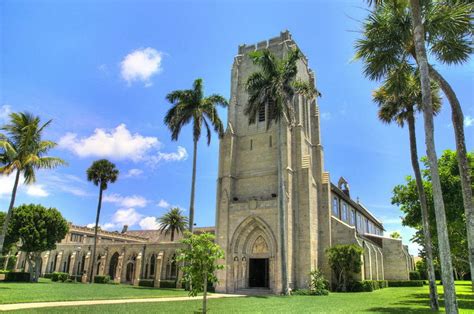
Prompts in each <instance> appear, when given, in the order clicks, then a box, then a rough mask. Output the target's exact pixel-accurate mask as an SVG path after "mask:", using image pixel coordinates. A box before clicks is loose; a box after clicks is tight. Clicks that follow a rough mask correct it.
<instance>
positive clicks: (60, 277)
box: [51, 272, 69, 282]
mask: <svg viewBox="0 0 474 314" xmlns="http://www.w3.org/2000/svg"><path fill="white" fill-rule="evenodd" d="M68 278H69V274H68V273H61V272H54V273H52V274H51V281H61V282H65V281H66V280H67V279H68Z"/></svg>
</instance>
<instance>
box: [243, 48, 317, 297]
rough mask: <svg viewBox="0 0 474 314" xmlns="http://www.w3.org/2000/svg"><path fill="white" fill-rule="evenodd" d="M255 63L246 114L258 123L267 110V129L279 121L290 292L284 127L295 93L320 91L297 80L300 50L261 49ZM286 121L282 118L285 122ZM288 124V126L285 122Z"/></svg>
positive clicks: (284, 263)
mask: <svg viewBox="0 0 474 314" xmlns="http://www.w3.org/2000/svg"><path fill="white" fill-rule="evenodd" d="M250 57H251V58H252V61H253V63H254V64H255V65H257V66H259V67H260V71H257V72H254V73H252V74H251V75H250V76H249V78H248V80H247V86H246V88H247V92H248V94H249V99H248V102H247V106H246V107H245V110H244V113H245V114H246V115H247V116H248V118H249V123H250V124H253V123H255V120H256V118H257V114H258V112H260V110H262V109H264V110H265V111H266V112H267V115H266V116H267V119H266V120H267V129H269V128H270V126H271V123H272V122H273V121H275V122H276V123H278V145H279V147H278V165H277V167H278V186H279V191H278V212H279V221H280V243H281V247H280V251H281V254H280V255H281V265H282V267H281V269H282V286H283V293H284V294H288V293H289V287H288V269H287V264H288V263H287V257H286V255H287V253H286V247H285V243H286V225H285V221H286V219H285V214H286V209H285V208H286V201H285V199H284V197H283V196H284V195H286V189H285V185H286V182H285V176H284V175H283V156H282V150H283V127H284V126H285V127H286V125H289V126H290V127H291V126H293V124H294V121H295V119H294V108H293V103H292V100H293V97H294V96H295V94H297V93H299V94H304V95H305V96H307V97H308V98H314V97H315V96H316V95H319V93H318V92H317V91H316V89H315V88H314V86H313V85H311V84H309V83H306V82H302V81H298V80H297V79H296V75H297V73H298V67H297V62H298V60H299V59H300V58H301V57H302V56H301V53H300V51H299V50H298V49H293V50H290V51H289V52H288V55H287V56H286V57H285V58H283V59H278V58H277V57H275V56H274V55H273V54H272V53H271V52H270V51H269V50H267V49H264V50H258V51H256V52H253V53H251V54H250ZM282 120H283V121H282ZM284 124H285V125H284Z"/></svg>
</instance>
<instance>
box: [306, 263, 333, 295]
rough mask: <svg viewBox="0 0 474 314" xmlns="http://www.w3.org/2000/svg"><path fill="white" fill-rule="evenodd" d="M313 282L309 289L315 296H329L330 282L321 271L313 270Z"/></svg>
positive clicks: (311, 273) (311, 275)
mask: <svg viewBox="0 0 474 314" xmlns="http://www.w3.org/2000/svg"><path fill="white" fill-rule="evenodd" d="M309 275H310V278H311V281H310V285H309V289H310V290H311V292H312V294H313V295H328V294H329V290H328V288H329V281H327V280H326V279H325V278H324V276H323V273H322V272H321V271H320V270H319V269H316V270H313V271H312V272H310V273H309Z"/></svg>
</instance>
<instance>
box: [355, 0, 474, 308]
mask: <svg viewBox="0 0 474 314" xmlns="http://www.w3.org/2000/svg"><path fill="white" fill-rule="evenodd" d="M420 8H421V9H420ZM473 9H474V4H473V3H470V2H469V1H462V0H448V1H423V2H422V6H421V7H420V3H419V1H418V0H411V10H410V7H408V3H407V2H406V1H395V0H386V1H383V3H382V4H380V5H378V6H377V7H376V8H375V9H374V11H373V12H372V13H371V14H370V16H369V18H368V19H367V20H366V22H365V24H364V37H365V38H364V39H362V40H359V41H358V42H357V44H356V48H357V57H359V58H362V59H364V60H365V61H366V63H365V73H366V75H367V76H369V77H370V78H372V79H378V78H381V77H382V76H383V75H385V73H386V72H387V71H388V70H389V69H390V68H391V67H392V66H393V65H394V64H396V63H397V62H399V60H400V59H401V58H405V57H411V58H412V59H413V60H414V61H415V62H417V63H418V65H419V68H420V79H423V80H424V81H423V83H422V91H425V92H424V93H423V94H424V96H425V99H424V104H425V105H424V117H425V133H426V143H427V155H428V159H429V161H430V171H434V172H437V170H436V169H432V168H436V167H435V166H436V165H437V160H436V158H435V157H436V156H435V155H436V151H435V148H434V140H432V137H433V131H432V128H433V121H431V118H430V116H432V107H431V106H430V103H431V102H430V95H431V93H429V92H428V90H429V79H428V77H431V79H434V80H435V81H436V82H437V83H438V84H439V86H440V87H441V89H442V90H443V93H444V94H445V95H446V98H447V99H448V101H449V104H450V106H451V113H452V121H453V127H454V134H455V140H456V150H457V152H458V154H457V156H458V164H459V172H460V177H461V186H462V192H463V204H464V210H465V214H466V228H467V234H468V236H467V238H468V246H469V260H470V268H471V272H472V273H474V204H473V202H472V190H471V188H470V186H471V185H470V182H471V178H470V173H469V163H468V159H467V152H466V144H465V137H464V126H463V122H464V121H463V120H464V117H463V112H462V108H461V105H460V103H459V100H458V99H457V97H456V94H455V92H454V90H453V89H452V87H451V86H450V84H449V83H448V82H447V81H446V80H445V79H444V78H443V76H442V75H441V74H440V73H439V72H438V71H437V70H436V69H435V68H434V67H433V66H432V64H430V63H429V62H428V59H427V54H426V48H425V45H426V46H427V47H428V49H429V51H430V56H432V57H434V58H435V59H437V60H438V61H439V62H441V63H444V64H447V65H450V64H461V63H464V62H466V61H467V60H468V59H469V57H470V53H471V52H472V17H471V14H472V11H473ZM422 21H423V23H422ZM432 176H433V179H434V181H433V184H434V187H433V188H434V197H435V200H434V201H435V208H437V210H436V212H437V213H439V214H438V215H439V216H440V223H441V225H443V222H442V220H443V219H442V216H443V215H442V212H443V208H444V204H441V203H442V194H439V193H440V192H441V187H440V184H438V180H437V177H438V174H437V173H433V174H432ZM438 215H437V216H438ZM441 227H443V226H441ZM444 238H445V237H444V235H442V236H441V238H440V239H439V240H440V241H442V242H444V243H445V244H446V243H447V242H446V239H444ZM445 244H443V245H441V246H440V250H441V251H443V253H442V255H448V254H447V253H449V252H448V251H449V248H447V250H448V251H446V250H445V248H446V246H445ZM445 251H446V252H445ZM442 260H444V259H442ZM443 264H444V268H445V269H447V270H446V272H449V268H450V267H449V265H448V263H447V262H442V265H443ZM446 272H443V273H446ZM449 273H451V272H449ZM451 277H452V276H451ZM446 279H448V280H446V282H451V279H450V278H446ZM444 282H445V280H443V283H444ZM472 287H473V289H474V280H473V281H472ZM453 288H454V286H453ZM453 291H454V290H453ZM453 293H454V292H451V289H448V295H454V294H453ZM448 299H450V298H449V297H448ZM447 305H448V306H451V301H449V300H448V302H447Z"/></svg>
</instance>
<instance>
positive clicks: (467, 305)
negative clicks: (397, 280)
mask: <svg viewBox="0 0 474 314" xmlns="http://www.w3.org/2000/svg"><path fill="white" fill-rule="evenodd" d="M456 285H457V287H456V288H457V294H458V301H459V306H460V312H461V313H474V295H473V293H472V292H471V291H470V283H469V282H467V281H464V282H457V284H456ZM115 288H117V287H115ZM439 292H440V293H441V292H442V288H441V287H440V286H439ZM200 307H201V301H198V300H196V301H184V302H183V301H181V302H163V303H135V304H118V305H95V306H80V307H71V308H69V307H58V308H45V309H34V310H28V311H21V313H66V312H67V313H118V312H120V313H157V312H160V313H193V311H196V310H198V309H199V308H200ZM209 310H210V312H211V313H272V314H273V313H315V312H318V313H364V312H365V313H430V312H431V311H430V310H429V302H428V287H426V286H425V287H423V288H386V289H383V290H378V291H374V292H366V293H331V294H330V295H329V296H327V297H313V296H293V297H278V296H269V297H266V296H265V297H245V298H228V299H214V300H209Z"/></svg>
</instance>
